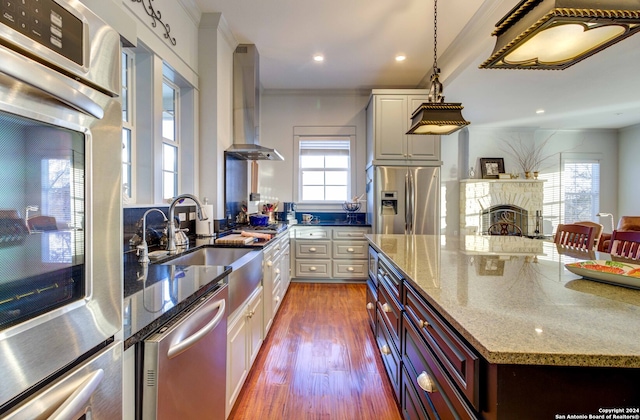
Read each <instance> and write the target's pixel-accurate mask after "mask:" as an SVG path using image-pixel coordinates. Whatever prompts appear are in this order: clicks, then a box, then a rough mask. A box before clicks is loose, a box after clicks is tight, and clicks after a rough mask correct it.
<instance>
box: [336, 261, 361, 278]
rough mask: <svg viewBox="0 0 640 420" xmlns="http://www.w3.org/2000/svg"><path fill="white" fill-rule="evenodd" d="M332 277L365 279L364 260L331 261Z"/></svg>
mask: <svg viewBox="0 0 640 420" xmlns="http://www.w3.org/2000/svg"><path fill="white" fill-rule="evenodd" d="M333 277H335V278H342V279H351V278H354V279H366V278H367V261H366V260H359V261H358V260H356V261H348V260H333Z"/></svg>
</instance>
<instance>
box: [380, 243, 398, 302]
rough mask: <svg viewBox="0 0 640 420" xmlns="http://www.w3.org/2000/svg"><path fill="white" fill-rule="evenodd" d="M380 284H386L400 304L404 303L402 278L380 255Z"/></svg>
mask: <svg viewBox="0 0 640 420" xmlns="http://www.w3.org/2000/svg"><path fill="white" fill-rule="evenodd" d="M378 283H385V284H386V285H387V286H388V289H389V291H391V294H392V295H393V297H395V298H396V299H397V300H398V302H402V300H401V297H402V295H401V294H400V289H401V287H402V277H401V276H400V274H399V273H398V272H397V271H396V270H395V269H394V268H392V267H391V264H389V263H388V262H387V260H386V259H384V258H383V257H382V256H380V255H378Z"/></svg>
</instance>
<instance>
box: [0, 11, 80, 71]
mask: <svg viewBox="0 0 640 420" xmlns="http://www.w3.org/2000/svg"><path fill="white" fill-rule="evenodd" d="M0 1H1V3H0V23H2V24H3V25H6V26H8V27H9V28H11V29H13V30H15V31H17V32H19V33H21V34H22V35H24V36H26V37H28V38H30V39H31V40H33V41H35V42H37V43H38V44H40V45H42V46H44V47H46V48H48V49H50V50H52V51H55V52H56V53H58V54H60V55H62V56H63V57H66V58H67V59H69V60H71V61H73V62H75V63H77V64H79V65H81V66H82V65H83V64H84V57H83V30H84V25H83V24H82V20H80V19H79V18H78V17H77V16H75V15H74V14H73V13H71V12H70V11H69V10H67V9H66V8H64V7H62V6H60V5H59V4H58V3H56V2H55V1H53V0H0Z"/></svg>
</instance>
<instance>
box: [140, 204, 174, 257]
mask: <svg viewBox="0 0 640 420" xmlns="http://www.w3.org/2000/svg"><path fill="white" fill-rule="evenodd" d="M152 211H157V212H158V213H160V214H161V215H162V218H163V219H164V221H165V222H166V221H167V216H165V215H164V213H163V212H162V211H161V210H158V209H149V210H147V211H145V212H144V214H143V215H142V243H141V244H140V245H138V246H137V247H136V248H137V254H138V257H139V258H138V262H139V263H141V264H148V263H149V247H148V246H147V214H149V213H151V212H152Z"/></svg>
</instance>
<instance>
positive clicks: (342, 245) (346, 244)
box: [333, 241, 369, 259]
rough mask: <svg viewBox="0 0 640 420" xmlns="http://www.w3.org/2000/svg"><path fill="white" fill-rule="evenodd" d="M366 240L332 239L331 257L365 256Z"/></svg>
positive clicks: (367, 245)
mask: <svg viewBox="0 0 640 420" xmlns="http://www.w3.org/2000/svg"><path fill="white" fill-rule="evenodd" d="M368 249H369V244H368V243H367V241H334V242H333V258H362V259H364V258H367V251H368Z"/></svg>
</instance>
